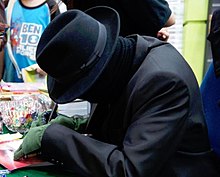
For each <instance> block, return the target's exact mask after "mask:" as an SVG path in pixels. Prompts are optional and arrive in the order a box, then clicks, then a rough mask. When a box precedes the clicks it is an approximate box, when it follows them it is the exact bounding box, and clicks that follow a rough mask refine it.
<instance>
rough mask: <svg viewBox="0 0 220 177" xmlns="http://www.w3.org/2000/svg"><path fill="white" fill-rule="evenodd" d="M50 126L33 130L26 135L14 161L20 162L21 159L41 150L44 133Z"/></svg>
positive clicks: (15, 154)
mask: <svg viewBox="0 0 220 177" xmlns="http://www.w3.org/2000/svg"><path fill="white" fill-rule="evenodd" d="M48 126H49V124H46V125H42V126H38V127H33V128H31V129H30V130H29V131H28V133H27V134H26V135H25V137H24V139H23V142H22V144H21V145H20V147H19V148H18V149H17V150H16V151H15V153H14V160H18V159H20V158H21V157H23V156H25V155H27V154H30V153H32V152H34V151H36V150H38V149H40V147H41V140H42V137H43V134H44V131H45V130H46V128H47V127H48Z"/></svg>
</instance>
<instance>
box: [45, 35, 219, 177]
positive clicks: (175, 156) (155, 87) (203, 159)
mask: <svg viewBox="0 0 220 177" xmlns="http://www.w3.org/2000/svg"><path fill="white" fill-rule="evenodd" d="M133 38H135V39H136V40H137V45H136V55H135V57H136V59H137V60H138V58H140V59H141V58H145V59H144V61H143V63H142V64H141V65H140V67H138V68H137V71H136V72H135V74H134V75H133V76H132V78H131V79H130V81H129V82H128V84H127V87H126V88H125V90H124V91H123V93H122V94H121V96H120V97H119V98H118V99H117V100H115V102H114V103H113V104H110V105H98V106H97V109H96V110H95V112H94V114H93V116H92V118H91V121H90V124H89V126H88V129H87V131H88V133H91V134H93V137H87V136H84V135H81V134H79V133H77V132H75V131H73V130H71V129H68V128H66V127H64V126H61V125H58V124H52V125H51V126H49V127H48V128H47V129H46V131H45V133H44V136H43V139H42V153H43V154H44V155H45V156H46V157H47V158H48V159H55V161H57V163H58V164H61V165H63V166H64V167H66V168H68V169H70V170H72V171H73V172H76V173H78V174H81V175H82V176H94V177H105V176H106V177H107V176H111V177H124V176H126V177H156V176H160V177H172V176H174V177H176V176H178V177H217V176H218V174H217V171H216V169H215V166H214V161H213V159H212V153H211V152H210V146H209V140H208V135H207V129H206V124H205V121H204V115H203V111H202V106H201V98H200V92H199V87H198V84H197V81H196V78H195V76H194V74H193V72H192V70H191V69H190V67H189V66H188V64H187V62H186V61H185V60H184V58H183V57H182V56H181V55H180V54H179V53H178V52H177V50H176V49H175V48H174V47H173V46H172V45H170V44H168V43H165V42H161V41H159V40H157V39H155V38H151V37H141V36H133ZM201 169H202V172H201V173H200V171H201ZM203 169H205V170H203Z"/></svg>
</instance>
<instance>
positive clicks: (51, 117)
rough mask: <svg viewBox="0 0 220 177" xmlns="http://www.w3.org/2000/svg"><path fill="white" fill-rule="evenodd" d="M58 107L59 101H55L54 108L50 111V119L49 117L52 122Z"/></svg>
mask: <svg viewBox="0 0 220 177" xmlns="http://www.w3.org/2000/svg"><path fill="white" fill-rule="evenodd" d="M57 108H58V104H57V103H54V105H53V109H52V111H51V113H50V116H49V119H48V122H50V121H51V119H53V118H54V116H55V114H56V111H57Z"/></svg>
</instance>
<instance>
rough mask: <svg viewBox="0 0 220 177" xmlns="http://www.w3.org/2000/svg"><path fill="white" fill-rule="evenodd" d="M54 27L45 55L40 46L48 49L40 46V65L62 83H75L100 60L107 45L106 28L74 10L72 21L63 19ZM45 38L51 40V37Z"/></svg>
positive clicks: (55, 21)
mask: <svg viewBox="0 0 220 177" xmlns="http://www.w3.org/2000/svg"><path fill="white" fill-rule="evenodd" d="M68 14H69V13H68ZM69 19H71V20H69ZM51 23H52V24H51V25H50V26H49V27H50V29H49V30H47V33H50V31H52V34H51V35H52V36H51V37H52V40H51V39H49V40H50V42H49V43H48V44H47V45H48V47H47V50H46V51H45V52H44V50H42V51H41V50H40V48H41V46H40V45H42V46H45V45H44V44H43V42H41V43H39V46H38V50H39V51H41V52H40V53H39V54H38V56H37V58H40V59H38V60H37V62H38V63H39V65H40V66H41V68H42V69H43V70H46V71H47V73H48V74H49V75H50V76H52V77H54V78H55V79H56V80H57V81H59V82H66V81H69V80H73V79H76V78H77V77H78V76H79V75H80V74H81V73H83V72H86V71H87V70H88V69H89V68H91V66H92V65H94V64H95V63H96V62H97V60H98V59H99V58H100V55H101V54H102V52H103V50H104V47H105V43H106V35H107V34H106V29H105V26H104V25H102V24H101V23H99V22H98V21H97V20H95V19H93V18H92V17H91V16H88V15H86V14H84V13H83V12H81V11H78V10H74V11H73V13H72V14H71V17H65V15H64V16H63V18H58V19H55V20H54V21H52V22H51ZM53 27H54V28H53ZM43 35H47V38H48V34H45V33H43ZM43 35H42V37H43ZM45 42H46V41H45ZM46 43H47V42H46ZM42 55H45V56H47V58H46V57H43V56H42ZM39 56H40V57H39ZM48 56H50V57H49V58H48ZM42 60H43V61H42ZM51 65H52V66H51ZM60 65H62V67H60ZM49 66H50V67H49ZM67 78H68V79H67Z"/></svg>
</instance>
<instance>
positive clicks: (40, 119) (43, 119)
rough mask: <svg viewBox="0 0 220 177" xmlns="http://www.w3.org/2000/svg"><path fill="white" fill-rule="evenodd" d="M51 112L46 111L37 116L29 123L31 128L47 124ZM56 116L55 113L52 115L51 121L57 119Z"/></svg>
mask: <svg viewBox="0 0 220 177" xmlns="http://www.w3.org/2000/svg"><path fill="white" fill-rule="evenodd" d="M51 112H52V110H48V111H45V112H42V113H40V114H39V115H37V119H36V120H34V121H33V122H32V123H31V128H33V127H38V126H41V125H45V124H47V122H48V120H49V117H50V114H51ZM57 115H58V114H57V113H56V114H55V115H54V117H52V119H53V118H55V117H57Z"/></svg>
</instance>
